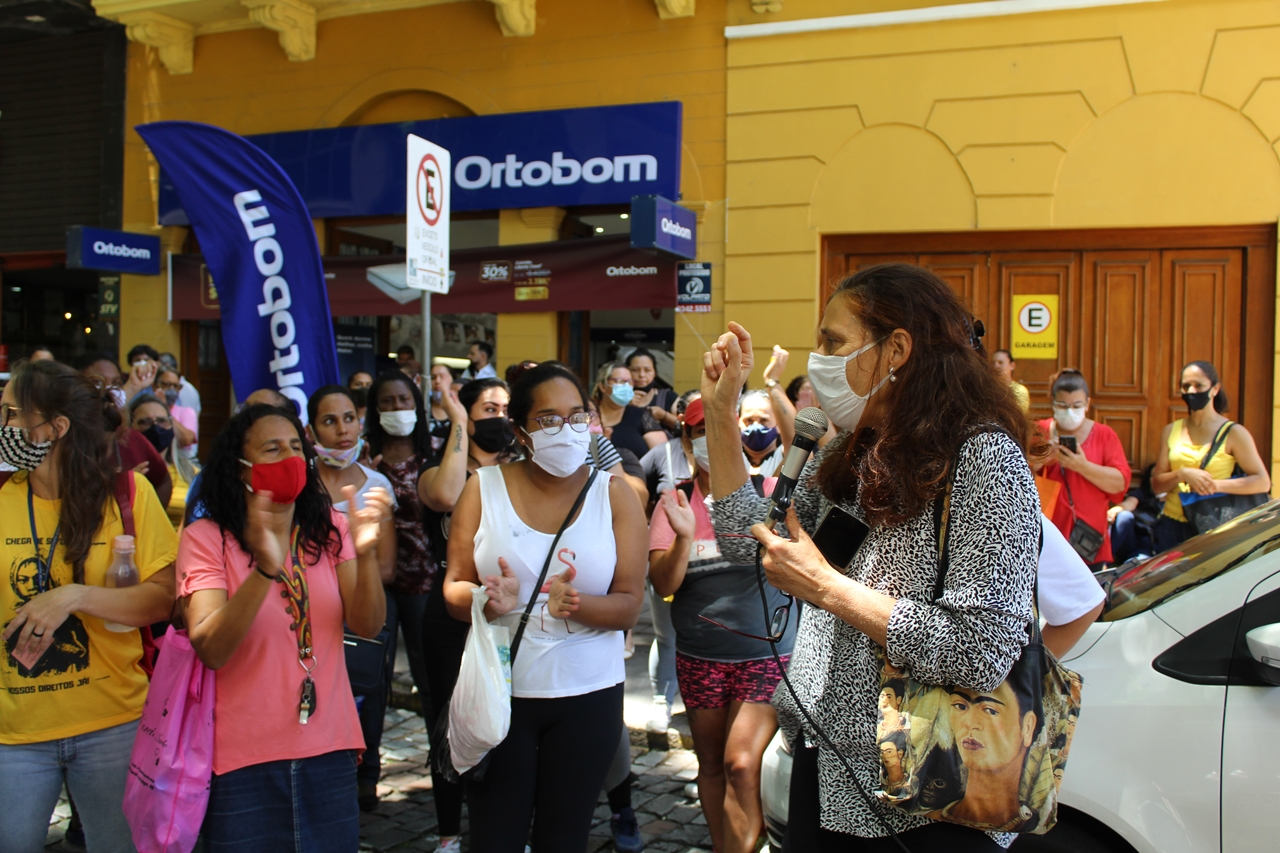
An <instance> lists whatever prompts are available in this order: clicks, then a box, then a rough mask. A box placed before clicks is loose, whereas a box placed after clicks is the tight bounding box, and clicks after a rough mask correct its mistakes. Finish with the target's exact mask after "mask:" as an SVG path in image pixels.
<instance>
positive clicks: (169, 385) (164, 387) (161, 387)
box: [155, 382, 182, 391]
mask: <svg viewBox="0 0 1280 853" xmlns="http://www.w3.org/2000/svg"><path fill="white" fill-rule="evenodd" d="M181 387H182V383H181V382H157V383H155V389H156V390H157V391H177V390H178V389H179V388H181Z"/></svg>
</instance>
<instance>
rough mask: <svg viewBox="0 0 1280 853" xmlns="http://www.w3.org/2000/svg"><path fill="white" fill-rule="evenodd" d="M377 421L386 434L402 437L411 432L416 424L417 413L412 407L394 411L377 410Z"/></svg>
mask: <svg viewBox="0 0 1280 853" xmlns="http://www.w3.org/2000/svg"><path fill="white" fill-rule="evenodd" d="M378 422H379V423H381V424H382V428H383V429H384V430H386V431H387V434H388V435H394V436H398V437H399V438H404V437H405V436H406V435H411V434H412V433H413V428H414V427H416V426H417V425H418V413H417V412H416V411H414V410H413V409H402V410H398V411H394V412H379V413H378Z"/></svg>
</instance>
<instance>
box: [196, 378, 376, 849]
mask: <svg viewBox="0 0 1280 853" xmlns="http://www.w3.org/2000/svg"><path fill="white" fill-rule="evenodd" d="M314 461H315V455H314V453H313V451H312V449H311V445H310V444H309V443H308V442H307V440H306V438H305V435H304V429H303V426H302V424H301V423H300V422H299V421H298V418H297V417H296V416H295V415H294V414H293V413H292V412H291V411H286V410H284V409H282V408H277V407H276V406H271V405H266V404H261V403H253V404H250V405H248V406H246V407H245V408H243V409H241V410H240V411H239V412H238V413H237V414H236V415H235V416H234V417H233V418H232V419H231V420H230V422H229V423H228V424H227V426H226V428H225V429H223V431H222V432H221V433H219V434H218V437H217V439H216V440H215V441H214V445H213V450H212V452H211V453H210V455H209V463H208V465H207V466H206V467H205V470H204V487H203V489H202V491H201V495H200V499H201V501H202V503H203V504H204V509H205V517H203V518H201V519H199V520H198V521H194V522H192V523H191V524H189V525H187V527H186V528H184V530H183V532H182V544H181V547H180V549H179V552H178V575H179V581H178V595H179V597H180V599H181V600H182V602H183V612H184V615H185V618H186V624H187V631H188V633H189V635H190V637H191V645H192V647H193V648H194V649H195V651H196V654H197V655H199V656H200V660H201V661H203V662H204V664H205V666H207V667H209V668H210V669H214V670H217V684H216V686H217V691H216V694H217V695H216V699H215V703H214V718H215V720H216V721H217V723H216V725H215V726H214V741H213V779H212V781H211V782H210V785H209V807H208V811H207V813H206V814H205V819H204V826H203V830H202V832H201V835H202V837H203V840H204V849H205V850H206V851H208V853H280V851H285V853H350V851H353V850H355V849H356V848H357V847H358V846H359V836H360V812H359V809H358V807H357V800H356V765H357V762H358V761H359V756H360V752H361V751H362V750H363V749H364V738H363V737H362V736H361V732H360V721H359V720H358V719H357V716H356V706H355V702H354V700H353V699H352V696H351V683H350V681H349V679H348V677H347V668H346V663H345V651H344V647H343V633H344V626H345V627H346V628H348V629H350V630H351V631H352V632H353V633H355V634H357V635H359V636H361V637H366V638H372V637H375V636H377V634H378V632H379V631H381V630H382V625H383V621H384V618H385V615H386V597H385V595H384V594H383V591H382V581H381V578H380V577H379V573H378V556H377V545H378V534H379V529H380V527H381V525H382V523H383V522H384V521H385V519H386V518H387V516H388V515H389V514H390V509H391V496H390V495H388V494H386V493H385V492H383V491H382V490H381V489H373V490H371V491H369V492H368V493H367V494H366V495H365V496H364V503H363V505H362V506H360V507H356V506H352V505H350V503H352V502H353V501H352V499H353V498H354V497H355V493H356V488H355V486H351V485H348V486H346V487H345V489H343V492H342V494H343V497H344V498H346V500H347V501H348V502H349V505H348V509H347V512H346V514H345V515H344V514H342V513H339V512H338V511H337V510H336V509H335V508H334V506H333V502H332V501H331V500H330V498H329V495H328V493H327V492H326V491H325V489H324V487H323V486H322V485H321V483H320V475H319V474H318V473H317V471H316V469H315V467H314Z"/></svg>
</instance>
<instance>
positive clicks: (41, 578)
mask: <svg viewBox="0 0 1280 853" xmlns="http://www.w3.org/2000/svg"><path fill="white" fill-rule="evenodd" d="M27 517H28V518H29V519H30V520H31V547H32V549H34V550H35V552H36V591H37V592H47V591H48V590H49V587H50V583H51V579H52V574H53V553H54V551H56V550H57V548H58V537H59V536H60V535H61V534H62V519H61V518H59V519H58V526H57V527H55V528H54V529H53V539H51V540H50V541H49V559H48V560H45V559H43V558H42V557H41V556H40V537H39V536H38V535H37V534H36V501H35V492H34V490H33V489H32V488H31V478H30V477H28V478H27Z"/></svg>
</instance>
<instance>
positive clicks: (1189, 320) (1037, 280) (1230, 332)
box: [824, 226, 1276, 470]
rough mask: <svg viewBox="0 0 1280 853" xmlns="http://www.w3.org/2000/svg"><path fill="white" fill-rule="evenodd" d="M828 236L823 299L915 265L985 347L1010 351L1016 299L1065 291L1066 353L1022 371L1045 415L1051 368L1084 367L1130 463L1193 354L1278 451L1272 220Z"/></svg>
mask: <svg viewBox="0 0 1280 853" xmlns="http://www.w3.org/2000/svg"><path fill="white" fill-rule="evenodd" d="M824 243H825V247H824V248H825V251H824V282H825V283H826V290H825V291H824V297H825V295H826V294H829V293H830V291H831V289H833V288H834V286H835V284H836V283H837V282H838V281H839V279H840V278H841V277H842V276H844V275H846V274H848V273H852V272H856V271H857V270H859V269H863V268H865V267H867V266H871V265H873V264H878V263H886V262H891V261H892V262H905V263H913V264H918V265H920V266H923V267H926V268H928V269H930V270H932V271H933V272H935V273H936V274H937V275H938V276H939V277H940V278H942V279H943V280H944V281H946V282H947V283H948V284H950V285H951V287H952V288H953V289H954V290H955V291H956V293H957V294H958V295H959V296H960V297H961V298H962V299H964V301H965V304H966V305H968V306H969V308H970V310H972V311H973V313H974V315H975V316H977V317H978V318H980V319H981V320H982V321H983V323H984V325H985V326H986V329H987V336H986V339H985V343H986V347H987V350H988V351H989V352H990V351H994V350H996V349H1007V348H1009V345H1010V339H1011V337H1012V323H1013V322H1015V321H1016V318H1015V317H1013V316H1012V310H1011V303H1012V298H1013V297H1014V296H1016V295H1019V294H1056V295H1057V296H1058V299H1059V306H1060V307H1059V314H1060V316H1059V340H1058V357H1057V358H1056V359H1035V360H1033V359H1028V358H1022V359H1020V360H1019V361H1018V363H1017V371H1016V374H1015V375H1016V378H1017V379H1018V380H1019V381H1021V382H1022V383H1023V384H1025V385H1026V386H1027V388H1028V390H1029V391H1030V392H1031V401H1032V413H1033V415H1035V416H1037V417H1042V418H1044V417H1049V415H1050V405H1049V403H1050V399H1049V381H1050V378H1051V377H1052V376H1053V375H1054V374H1055V373H1056V372H1057V371H1059V370H1061V369H1062V368H1064V367H1076V368H1079V369H1080V370H1081V371H1082V372H1083V373H1084V375H1085V377H1086V379H1087V380H1088V381H1089V384H1090V387H1091V390H1092V395H1093V411H1092V412H1091V417H1093V418H1095V419H1096V420H1098V421H1099V422H1101V423H1105V424H1107V425H1108V426H1110V427H1111V428H1112V429H1114V430H1115V431H1116V433H1117V434H1118V435H1119V436H1120V440H1121V442H1122V443H1123V445H1124V448H1125V453H1126V455H1127V456H1128V458H1129V462H1130V465H1131V466H1132V467H1133V468H1134V470H1141V468H1142V467H1143V466H1145V465H1147V464H1150V463H1151V462H1154V461H1155V459H1156V455H1157V453H1158V452H1159V442H1160V434H1161V431H1162V430H1163V429H1164V426H1165V425H1166V424H1167V423H1169V422H1170V421H1171V420H1173V419H1175V418H1178V417H1182V416H1183V415H1184V414H1185V412H1186V407H1185V406H1184V405H1183V403H1182V399H1181V396H1180V389H1179V387H1178V385H1179V377H1180V373H1181V370H1182V367H1183V365H1185V364H1186V363H1187V362H1189V361H1195V360H1204V361H1209V362H1212V363H1213V364H1214V365H1215V366H1216V367H1217V369H1218V372H1219V374H1220V376H1221V378H1222V382H1223V388H1224V390H1225V391H1226V392H1227V394H1228V396H1229V398H1230V400H1231V411H1230V412H1229V416H1230V417H1232V418H1233V419H1235V420H1239V421H1240V422H1241V423H1243V424H1244V425H1245V426H1247V427H1248V428H1249V430H1250V432H1251V433H1252V434H1253V436H1254V438H1255V440H1256V441H1257V442H1258V446H1259V450H1260V451H1261V453H1262V456H1263V459H1270V458H1271V455H1270V454H1271V420H1272V400H1273V391H1272V379H1273V374H1274V353H1275V305H1276V274H1275V246H1276V231H1275V227H1274V226H1260V227H1241V228H1202V229H1149V230H1148V229H1143V230H1133V231H1130V230H1124V231H1061V232H981V233H966V234H916V235H911V234H892V235H839V236H835V235H833V236H830V237H827V238H825V240H824Z"/></svg>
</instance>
